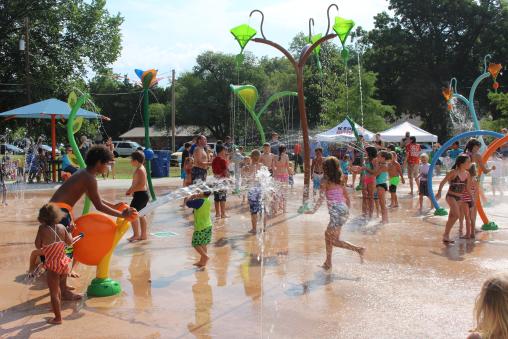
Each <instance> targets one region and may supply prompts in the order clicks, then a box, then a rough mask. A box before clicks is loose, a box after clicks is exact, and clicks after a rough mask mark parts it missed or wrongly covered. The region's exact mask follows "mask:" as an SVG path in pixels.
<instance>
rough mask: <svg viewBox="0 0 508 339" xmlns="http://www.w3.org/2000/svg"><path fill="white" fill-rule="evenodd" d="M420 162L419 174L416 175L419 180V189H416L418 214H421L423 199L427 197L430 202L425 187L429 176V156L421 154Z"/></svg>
mask: <svg viewBox="0 0 508 339" xmlns="http://www.w3.org/2000/svg"><path fill="white" fill-rule="evenodd" d="M420 161H421V164H420V168H419V172H420V173H419V174H418V179H419V182H420V183H419V188H418V195H419V206H420V209H419V211H420V213H422V207H423V197H424V196H425V197H427V198H428V199H429V201H430V198H429V190H428V187H427V178H428V176H429V168H430V165H429V156H428V155H427V154H426V153H422V155H420Z"/></svg>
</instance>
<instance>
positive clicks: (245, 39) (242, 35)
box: [231, 4, 354, 202]
mask: <svg viewBox="0 0 508 339" xmlns="http://www.w3.org/2000/svg"><path fill="white" fill-rule="evenodd" d="M332 7H335V8H336V9H337V11H338V10H339V7H338V6H337V5H335V4H331V5H330V6H328V9H327V18H328V26H327V29H326V33H325V34H324V36H323V37H321V38H318V36H317V35H316V36H314V39H313V38H312V37H311V39H310V42H311V43H309V44H307V45H306V46H305V47H304V49H303V50H302V52H301V53H300V57H299V58H298V60H296V59H295V58H294V57H293V56H292V55H291V53H289V51H288V50H287V49H285V48H284V47H282V46H281V45H279V44H278V43H276V42H273V41H271V40H269V39H267V38H266V36H265V34H264V32H263V23H264V20H265V16H264V14H263V12H262V11H260V10H258V9H255V10H253V11H251V13H250V14H249V17H251V16H252V14H254V13H259V14H260V15H261V23H260V33H261V36H262V38H255V36H256V34H257V31H256V30H255V29H254V28H252V27H250V26H249V25H247V24H243V25H240V26H237V27H235V28H233V29H231V34H233V36H234V37H235V39H236V40H237V41H238V44H239V45H240V48H241V51H240V54H239V55H238V57H237V63H239V62H241V61H242V60H243V55H242V53H243V50H244V49H245V47H246V46H247V44H248V43H249V41H253V42H256V43H260V44H265V45H268V46H271V47H273V48H275V49H277V50H279V51H280V52H281V53H282V54H283V55H284V56H285V57H286V58H287V59H288V60H289V62H290V63H291V65H292V66H293V68H294V70H295V73H296V82H297V92H298V111H299V113H300V122H301V129H302V136H303V162H304V190H303V202H305V201H307V200H308V198H309V186H310V142H309V126H308V121H307V112H306V109H305V94H304V88H303V80H304V73H303V70H304V68H305V64H306V63H307V60H308V58H309V57H310V56H311V55H312V54H313V52H314V50H316V49H317V48H318V47H319V46H320V45H321V44H322V43H323V42H325V41H328V40H331V39H334V38H336V37H339V40H340V42H341V44H342V46H343V50H342V52H341V55H342V57H343V59H344V60H345V61H347V58H348V56H349V51H348V50H347V49H346V48H345V42H346V40H347V38H348V36H349V33H350V32H351V29H352V28H353V27H354V21H353V20H348V19H344V18H341V17H335V24H334V25H333V27H332V28H333V30H334V32H335V33H330V24H331V22H330V9H331V8H332ZM310 22H312V23H313V22H314V20H312V21H310V20H309V28H310ZM309 30H310V29H309ZM315 39H317V40H316V41H314V42H312V41H313V40H315Z"/></svg>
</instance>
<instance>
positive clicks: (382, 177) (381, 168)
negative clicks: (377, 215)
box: [374, 151, 392, 224]
mask: <svg viewBox="0 0 508 339" xmlns="http://www.w3.org/2000/svg"><path fill="white" fill-rule="evenodd" d="M391 159H392V155H391V154H390V152H387V151H381V152H379V154H378V157H377V163H376V165H375V167H374V174H375V175H376V191H377V195H378V201H379V208H380V210H381V222H382V223H383V224H386V223H388V211H387V209H386V192H388V185H387V183H386V182H387V181H388V166H387V163H388V162H389V161H390V160H391Z"/></svg>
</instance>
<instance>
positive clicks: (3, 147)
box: [0, 144, 25, 154]
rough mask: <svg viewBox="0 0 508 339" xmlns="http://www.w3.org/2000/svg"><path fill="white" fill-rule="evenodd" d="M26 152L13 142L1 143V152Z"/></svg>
mask: <svg viewBox="0 0 508 339" xmlns="http://www.w3.org/2000/svg"><path fill="white" fill-rule="evenodd" d="M6 153H9V154H25V151H23V150H22V149H21V148H19V147H16V146H14V145H11V144H1V145H0V154H6Z"/></svg>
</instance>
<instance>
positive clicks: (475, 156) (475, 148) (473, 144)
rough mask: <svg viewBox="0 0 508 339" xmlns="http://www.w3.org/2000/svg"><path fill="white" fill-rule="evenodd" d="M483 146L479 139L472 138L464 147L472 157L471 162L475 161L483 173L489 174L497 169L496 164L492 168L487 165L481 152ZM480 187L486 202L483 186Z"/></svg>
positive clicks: (465, 151) (481, 196)
mask: <svg viewBox="0 0 508 339" xmlns="http://www.w3.org/2000/svg"><path fill="white" fill-rule="evenodd" d="M481 146H482V144H481V142H480V141H479V140H478V139H475V138H472V139H470V140H469V141H468V142H467V144H466V147H465V149H464V153H466V154H467V155H468V156H469V157H470V158H471V162H472V163H475V164H476V166H478V167H479V168H480V170H481V172H482V173H484V174H489V173H490V172H491V171H494V170H496V166H492V167H491V168H488V167H485V165H484V164H483V161H482V155H481V154H480V148H481ZM478 188H479V193H480V198H481V200H482V201H483V202H486V201H487V197H486V196H485V194H484V193H483V190H482V189H481V186H479V187H478Z"/></svg>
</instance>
